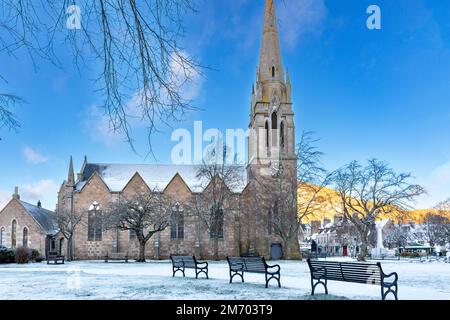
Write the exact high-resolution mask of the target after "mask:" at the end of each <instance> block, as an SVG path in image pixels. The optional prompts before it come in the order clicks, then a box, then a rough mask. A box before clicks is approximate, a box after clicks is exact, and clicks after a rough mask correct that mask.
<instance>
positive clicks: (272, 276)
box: [266, 273, 281, 288]
mask: <svg viewBox="0 0 450 320" xmlns="http://www.w3.org/2000/svg"><path fill="white" fill-rule="evenodd" d="M269 275H270V277H269ZM272 279H275V280H277V282H278V288H281V282H280V273H275V274H268V273H266V288H268V287H269V282H270V280H272Z"/></svg>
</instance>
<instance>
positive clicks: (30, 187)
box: [19, 179, 58, 203]
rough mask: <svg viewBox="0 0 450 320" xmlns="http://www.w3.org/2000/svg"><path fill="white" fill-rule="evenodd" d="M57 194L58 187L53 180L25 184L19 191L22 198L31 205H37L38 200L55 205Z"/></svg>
mask: <svg viewBox="0 0 450 320" xmlns="http://www.w3.org/2000/svg"><path fill="white" fill-rule="evenodd" d="M57 192H58V185H57V184H56V182H55V181H53V180H51V179H44V180H40V181H38V182H35V183H30V184H25V185H24V186H23V187H22V190H20V189H19V194H20V198H21V199H22V200H24V201H27V202H31V203H36V202H37V201H38V200H41V201H42V202H43V203H54V202H55V198H56V194H57Z"/></svg>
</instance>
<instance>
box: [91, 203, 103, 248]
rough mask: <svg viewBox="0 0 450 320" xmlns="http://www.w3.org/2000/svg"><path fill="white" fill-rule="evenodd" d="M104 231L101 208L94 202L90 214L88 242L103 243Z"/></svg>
mask: <svg viewBox="0 0 450 320" xmlns="http://www.w3.org/2000/svg"><path fill="white" fill-rule="evenodd" d="M102 231H103V228H102V211H101V206H100V204H99V203H98V202H94V203H93V204H92V205H91V206H90V207H89V212H88V241H102Z"/></svg>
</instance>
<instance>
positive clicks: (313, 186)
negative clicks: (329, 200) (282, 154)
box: [297, 132, 333, 223]
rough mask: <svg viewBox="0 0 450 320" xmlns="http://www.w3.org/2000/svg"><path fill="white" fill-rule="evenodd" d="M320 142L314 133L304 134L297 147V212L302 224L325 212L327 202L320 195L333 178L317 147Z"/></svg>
mask: <svg viewBox="0 0 450 320" xmlns="http://www.w3.org/2000/svg"><path fill="white" fill-rule="evenodd" d="M318 141H319V140H318V139H316V138H314V134H313V133H312V132H303V133H302V137H301V140H300V142H299V143H298V145H297V183H298V202H297V212H298V218H299V221H300V223H301V222H302V220H304V219H307V218H310V217H314V216H316V215H317V213H319V212H321V211H322V210H323V208H324V205H326V202H325V201H321V198H320V195H321V193H322V191H323V190H324V188H326V187H327V186H328V185H329V184H330V183H331V180H332V177H333V173H328V172H327V171H326V170H325V169H324V168H323V165H322V157H323V153H322V152H321V151H319V149H318V148H317V146H316V144H317V142H318Z"/></svg>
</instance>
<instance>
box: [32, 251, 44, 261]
mask: <svg viewBox="0 0 450 320" xmlns="http://www.w3.org/2000/svg"><path fill="white" fill-rule="evenodd" d="M30 259H31V261H36V262H41V261H42V258H41V254H40V253H39V251H37V250H36V249H32V250H31V257H30Z"/></svg>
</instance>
